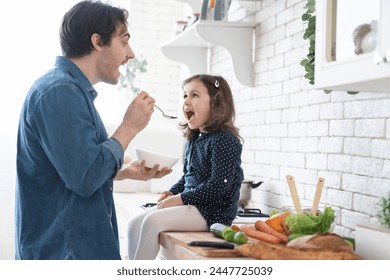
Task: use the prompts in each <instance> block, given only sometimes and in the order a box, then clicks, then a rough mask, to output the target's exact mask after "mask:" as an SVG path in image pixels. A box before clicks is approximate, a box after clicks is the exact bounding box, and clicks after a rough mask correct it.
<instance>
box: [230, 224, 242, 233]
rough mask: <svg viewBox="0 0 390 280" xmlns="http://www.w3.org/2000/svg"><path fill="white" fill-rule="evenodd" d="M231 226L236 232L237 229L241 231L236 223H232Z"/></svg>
mask: <svg viewBox="0 0 390 280" xmlns="http://www.w3.org/2000/svg"><path fill="white" fill-rule="evenodd" d="M231 228H232V229H233V230H235V231H237V232H238V231H241V230H240V227H239V226H238V225H232V226H231Z"/></svg>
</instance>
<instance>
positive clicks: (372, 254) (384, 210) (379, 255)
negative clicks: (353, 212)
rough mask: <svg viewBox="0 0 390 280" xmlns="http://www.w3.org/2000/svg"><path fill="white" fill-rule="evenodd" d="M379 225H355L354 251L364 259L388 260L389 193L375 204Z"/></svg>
mask: <svg viewBox="0 0 390 280" xmlns="http://www.w3.org/2000/svg"><path fill="white" fill-rule="evenodd" d="M377 207H378V208H377V218H378V221H379V223H380V225H357V227H356V238H355V242H356V244H355V245H356V253H357V254H359V255H360V256H361V257H362V258H365V259H380V260H390V193H389V194H388V195H387V196H384V197H381V198H380V200H379V202H378V204H377Z"/></svg>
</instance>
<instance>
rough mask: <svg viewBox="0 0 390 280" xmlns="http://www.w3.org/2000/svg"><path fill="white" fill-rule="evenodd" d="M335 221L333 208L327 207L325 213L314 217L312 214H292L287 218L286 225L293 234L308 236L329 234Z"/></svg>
mask: <svg viewBox="0 0 390 280" xmlns="http://www.w3.org/2000/svg"><path fill="white" fill-rule="evenodd" d="M334 219H335V214H334V211H333V209H332V208H331V207H325V209H324V213H321V214H319V215H313V214H312V213H311V212H308V213H306V212H304V213H301V214H290V215H288V216H287V217H286V225H287V227H288V229H289V230H290V232H291V234H296V235H297V234H300V235H308V234H315V233H324V232H328V231H329V229H330V226H331V225H332V223H333V221H334Z"/></svg>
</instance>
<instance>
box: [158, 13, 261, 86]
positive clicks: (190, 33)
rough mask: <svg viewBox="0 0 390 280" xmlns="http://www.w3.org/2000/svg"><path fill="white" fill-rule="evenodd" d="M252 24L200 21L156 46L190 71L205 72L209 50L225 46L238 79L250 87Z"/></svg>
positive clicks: (251, 83) (251, 77)
mask: <svg viewBox="0 0 390 280" xmlns="http://www.w3.org/2000/svg"><path fill="white" fill-rule="evenodd" d="M255 25H256V23H254V22H229V21H206V20H200V21H197V22H195V23H194V24H193V25H191V26H190V27H188V28H187V29H185V30H184V31H183V32H182V33H180V34H179V35H177V36H176V37H174V38H173V39H172V40H170V41H168V42H166V43H164V44H162V45H160V46H159V47H160V49H161V51H162V53H163V54H164V55H165V56H166V57H168V58H169V59H172V60H174V61H178V62H180V63H184V64H185V65H187V67H188V68H189V70H190V72H191V74H196V73H207V71H208V63H209V62H208V56H207V52H208V49H209V48H210V47H213V46H221V47H224V48H225V49H226V50H227V51H228V52H229V53H230V55H231V59H232V62H233V68H234V72H235V75H236V77H237V79H238V81H239V82H241V83H242V84H243V85H245V86H249V87H251V86H252V85H253V76H254V74H253V32H254V27H255Z"/></svg>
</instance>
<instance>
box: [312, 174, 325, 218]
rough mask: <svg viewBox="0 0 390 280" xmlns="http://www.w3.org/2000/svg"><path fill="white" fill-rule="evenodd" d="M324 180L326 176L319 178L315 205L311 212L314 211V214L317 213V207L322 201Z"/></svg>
mask: <svg viewBox="0 0 390 280" xmlns="http://www.w3.org/2000/svg"><path fill="white" fill-rule="evenodd" d="M324 181H325V179H324V178H318V182H317V188H316V193H315V195H314V200H313V206H312V208H311V212H312V213H313V215H316V214H317V209H318V205H319V203H320V198H321V194H322V187H323V186H324Z"/></svg>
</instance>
